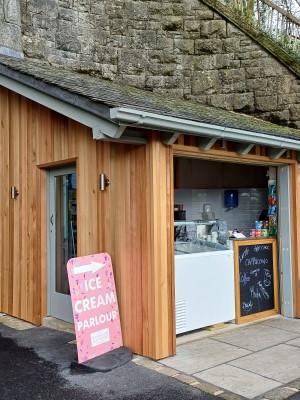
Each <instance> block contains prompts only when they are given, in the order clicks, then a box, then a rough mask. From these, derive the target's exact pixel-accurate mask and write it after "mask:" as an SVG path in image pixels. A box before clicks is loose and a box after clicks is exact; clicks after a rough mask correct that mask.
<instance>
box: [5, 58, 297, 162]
mask: <svg viewBox="0 0 300 400" xmlns="http://www.w3.org/2000/svg"><path fill="white" fill-rule="evenodd" d="M0 85H2V86H4V87H7V88H9V89H11V90H13V91H15V92H17V93H19V94H21V95H23V96H25V97H27V98H30V99H32V100H34V101H36V102H37V103H39V104H42V105H44V106H46V107H48V108H50V109H52V110H54V111H57V112H59V113H60V114H63V115H65V116H67V117H69V118H72V119H74V120H76V121H78V122H80V123H82V124H84V125H86V126H88V127H90V128H92V131H93V137H94V139H99V140H110V141H118V142H127V143H136V144H142V143H146V142H147V130H148V129H156V130H158V131H160V132H162V141H163V142H164V143H166V144H169V145H170V144H173V143H174V142H175V141H176V139H177V138H178V136H179V135H180V134H189V135H194V136H197V137H198V144H199V147H200V148H202V149H209V148H210V147H211V146H212V145H213V143H215V141H216V140H218V139H223V140H230V141H233V142H236V143H237V146H236V148H237V151H238V152H239V153H241V154H246V153H247V152H249V151H250V150H251V148H252V147H253V146H254V145H255V144H261V145H264V146H267V147H269V148H270V150H269V156H270V157H271V158H278V157H279V156H280V155H281V154H282V153H283V152H284V151H285V150H296V151H300V130H297V129H292V128H289V127H285V126H279V125H275V124H273V123H270V122H268V121H264V120H261V119H258V118H255V117H253V116H249V115H244V114H240V113H237V112H231V111H226V110H222V109H217V108H214V107H209V106H203V105H199V104H196V103H193V102H191V101H184V100H178V99H173V98H170V97H166V96H161V95H158V94H156V93H152V92H148V91H145V90H141V89H137V88H133V87H130V86H126V85H124V84H121V83H116V82H112V81H108V80H104V79H101V78H99V77H97V76H91V75H87V74H84V73H82V72H74V71H69V70H63V69H62V68H57V67H53V66H50V65H47V64H42V63H40V62H36V61H32V60H28V59H22V60H20V59H15V58H12V57H7V56H0ZM132 127H134V128H138V129H132Z"/></svg>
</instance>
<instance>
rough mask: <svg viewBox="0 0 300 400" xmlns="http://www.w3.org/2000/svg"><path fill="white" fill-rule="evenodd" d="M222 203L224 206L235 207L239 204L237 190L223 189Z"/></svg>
mask: <svg viewBox="0 0 300 400" xmlns="http://www.w3.org/2000/svg"><path fill="white" fill-rule="evenodd" d="M224 205H225V207H226V208H235V207H237V206H238V205H239V192H238V190H224Z"/></svg>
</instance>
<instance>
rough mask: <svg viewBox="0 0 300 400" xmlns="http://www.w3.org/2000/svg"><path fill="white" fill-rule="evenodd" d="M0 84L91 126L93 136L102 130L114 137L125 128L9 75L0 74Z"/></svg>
mask: <svg viewBox="0 0 300 400" xmlns="http://www.w3.org/2000/svg"><path fill="white" fill-rule="evenodd" d="M0 85H1V86H4V87H6V88H7V89H10V90H12V91H14V92H16V93H18V94H20V95H22V96H25V97H26V98H28V99H30V100H33V101H35V102H36V103H38V104H41V105H43V106H45V107H47V108H49V109H51V110H53V111H56V112H58V113H59V114H62V115H64V116H66V117H68V118H71V119H73V120H75V121H77V122H80V123H81V124H83V125H85V126H88V127H90V128H92V130H93V136H97V132H102V133H104V134H105V135H107V136H109V137H115V135H116V137H117V136H118V135H121V134H122V133H123V131H124V129H125V127H124V126H123V127H122V128H121V129H120V124H116V123H114V122H111V121H109V120H107V119H105V118H102V117H99V116H97V115H95V114H92V113H89V112H88V111H85V110H83V109H81V108H79V107H76V106H75V105H73V104H69V103H66V102H64V101H63V100H60V99H57V98H55V97H53V96H50V95H49V94H47V93H44V92H40V91H39V90H37V89H35V88H32V87H30V86H27V85H25V84H24V83H21V82H17V81H15V80H14V79H11V78H9V77H6V76H3V75H0ZM95 138H97V137H95Z"/></svg>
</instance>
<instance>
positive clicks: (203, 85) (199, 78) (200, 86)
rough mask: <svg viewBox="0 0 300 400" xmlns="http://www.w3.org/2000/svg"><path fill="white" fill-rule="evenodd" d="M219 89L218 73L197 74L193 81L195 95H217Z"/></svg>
mask: <svg viewBox="0 0 300 400" xmlns="http://www.w3.org/2000/svg"><path fill="white" fill-rule="evenodd" d="M218 88H219V77H218V72H217V71H199V72H195V74H194V76H193V79H192V90H191V93H192V94H193V95H203V94H211V93H216V92H217V90H218Z"/></svg>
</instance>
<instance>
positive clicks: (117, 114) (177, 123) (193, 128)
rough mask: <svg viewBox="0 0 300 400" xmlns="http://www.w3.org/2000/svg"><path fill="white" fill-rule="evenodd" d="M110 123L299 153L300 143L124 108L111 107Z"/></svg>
mask: <svg viewBox="0 0 300 400" xmlns="http://www.w3.org/2000/svg"><path fill="white" fill-rule="evenodd" d="M110 117H111V119H112V120H113V121H116V122H119V123H126V124H127V125H131V126H139V127H143V128H145V129H158V130H162V131H167V132H182V133H186V134H190V135H194V136H199V137H203V136H204V137H205V136H206V137H211V138H217V139H224V140H230V141H235V142H244V143H249V144H250V143H253V144H260V145H264V146H269V147H275V148H276V147H279V148H284V149H289V150H300V140H295V139H291V138H286V137H282V136H275V135H272V134H262V133H260V132H252V131H247V130H242V129H235V128H230V127H226V126H219V125H210V124H207V123H203V122H199V121H192V120H187V119H182V118H175V117H170V116H165V115H160V114H154V113H149V112H144V111H141V110H135V109H131V108H125V107H114V108H112V109H111V110H110Z"/></svg>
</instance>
